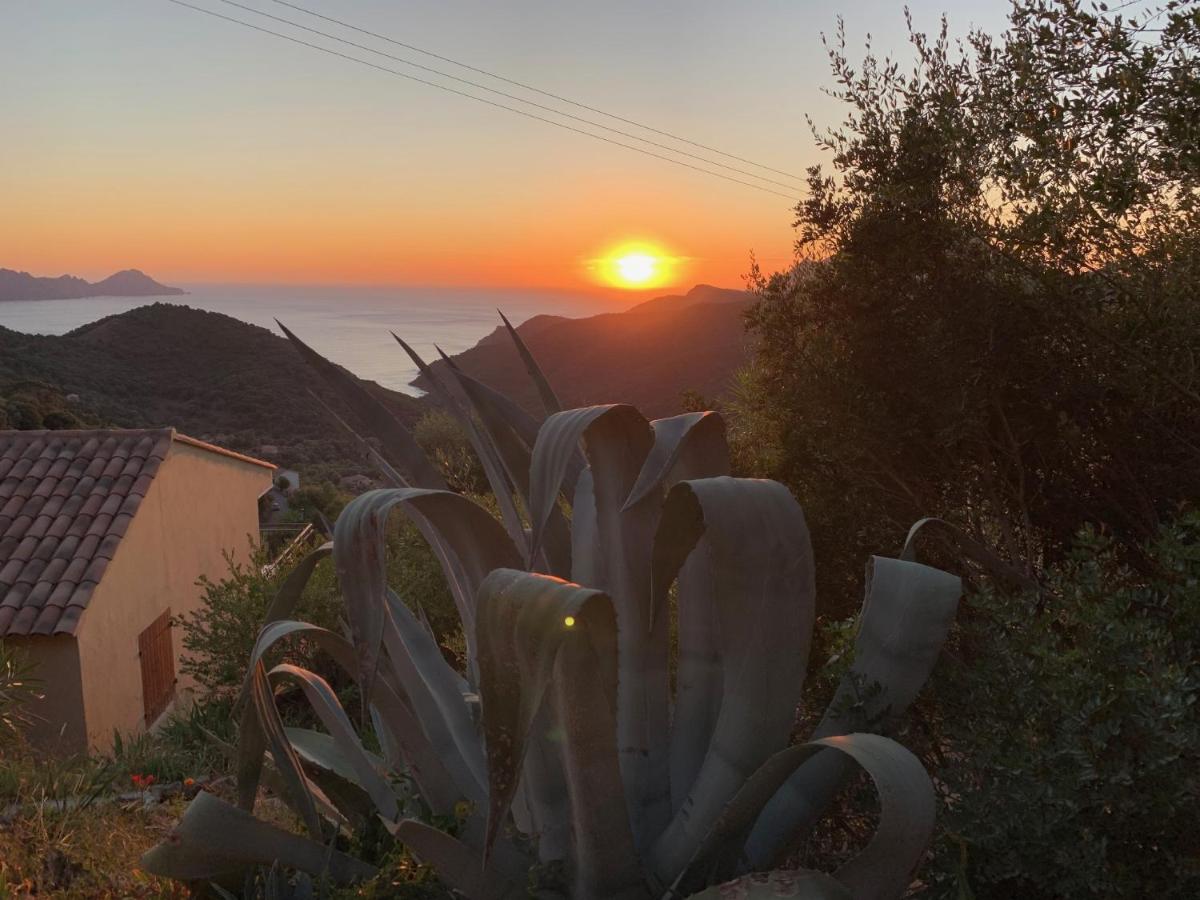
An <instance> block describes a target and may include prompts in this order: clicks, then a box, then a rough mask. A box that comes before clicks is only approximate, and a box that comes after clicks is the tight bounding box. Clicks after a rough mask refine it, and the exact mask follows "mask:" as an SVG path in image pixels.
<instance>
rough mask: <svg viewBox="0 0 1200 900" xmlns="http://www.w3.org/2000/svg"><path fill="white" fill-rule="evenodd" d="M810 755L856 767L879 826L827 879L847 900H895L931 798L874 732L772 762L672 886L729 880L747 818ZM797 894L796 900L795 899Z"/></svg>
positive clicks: (915, 855)
mask: <svg viewBox="0 0 1200 900" xmlns="http://www.w3.org/2000/svg"><path fill="white" fill-rule="evenodd" d="M818 752H834V753H837V754H839V755H844V756H845V757H847V758H848V759H849V760H853V761H854V762H856V763H858V764H859V765H860V766H862V768H863V769H865V770H866V772H867V774H868V775H870V777H871V780H872V781H873V782H874V783H875V788H876V790H877V791H878V792H879V798H880V815H879V827H878V828H877V829H876V831H875V834H874V835H873V836H872V838H871V840H870V842H869V843H868V844H867V846H866V847H865V848H864V849H863V850H861V851H860V852H859V853H858V854H856V855H855V856H854V857H852V858H851V859H849V860H848V861H847V862H845V863H844V864H843V865H842V866H840V867H839V868H838V869H837V871H835V872H834V873H833V877H834V878H835V879H836V880H837V881H838V882H840V883H841V884H842V885H844V886H845V888H846V889H847V891H848V892H849V894H850V896H852V897H854V898H855V900H896V898H899V897H902V896H903V895H904V893H905V891H906V890H907V889H908V885H909V882H910V880H911V877H912V873H913V870H914V869H915V868H916V866H917V863H918V862H919V861H920V859H921V856H922V854H923V853H924V852H925V847H926V846H927V845H928V843H929V838H930V837H931V836H932V834H933V825H934V814H935V811H936V805H937V804H936V798H935V796H934V791H933V782H932V781H930V779H929V775H928V774H927V773H926V772H925V767H924V766H922V765H921V761H920V760H919V759H917V758H916V757H915V756H913V754H912V753H911V752H909V751H908V750H906V749H905V748H904V747H902V746H900V745H899V744H897V743H896V742H895V741H893V740H891V739H890V738H885V737H883V736H881V735H878V734H868V733H859V734H847V735H837V736H831V737H826V738H821V739H820V740H816V741H812V742H810V743H808V744H802V745H798V746H794V747H789V748H787V749H786V750H782V751H780V752H779V753H776V754H775V755H774V756H772V757H771V758H770V759H769V760H767V762H766V763H764V764H763V766H762V767H761V768H760V769H759V770H758V771H757V772H755V773H754V774H753V775H752V776H751V777H750V778H748V779H747V780H746V782H745V784H744V785H743V786H742V787H741V789H740V790H739V791H738V792H737V794H736V795H735V796H734V797H733V798H732V799H731V800H730V802H729V803H728V805H727V806H726V807H725V809H724V811H723V812H722V814H721V817H720V818H719V819H718V820H717V821H716V823H715V824H714V825H713V827H712V829H711V830H710V831H709V833H708V835H706V837H705V840H704V842H703V843H702V844H701V845H700V846H699V847H698V848H697V851H696V853H695V855H694V856H693V857H692V859H691V860H690V862H689V864H688V867H687V869H686V870H685V871H684V872H683V874H682V875H681V876H680V878H679V880H678V881H677V883H676V889H677V890H681V891H683V892H684V893H686V892H687V890H688V889H689V884H692V885H694V884H695V883H696V882H700V883H703V882H704V881H705V880H707V879H710V878H713V877H715V878H717V879H720V878H725V877H729V875H730V874H731V871H732V867H733V865H734V864H735V863H736V862H737V858H738V856H739V855H740V854H739V851H740V847H741V845H742V844H743V843H744V841H745V839H746V837H747V836H748V834H749V832H750V828H751V827H752V825H753V823H754V821H755V819H756V818H757V817H758V815H759V813H760V811H761V810H762V809H763V807H764V806H765V805H766V803H767V802H768V801H769V800H770V799H771V797H773V796H774V795H775V793H776V791H777V790H778V789H779V787H780V785H782V784H783V783H784V782H785V781H786V780H787V779H788V777H789V776H790V775H791V774H792V773H793V772H795V771H796V770H797V769H798V768H799V767H801V766H802V765H804V764H805V763H806V762H807V761H808V760H810V759H812V758H814V756H815V755H816V754H817V753H818ZM801 896H802V895H801Z"/></svg>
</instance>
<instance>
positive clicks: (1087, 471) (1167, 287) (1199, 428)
mask: <svg viewBox="0 0 1200 900" xmlns="http://www.w3.org/2000/svg"><path fill="white" fill-rule="evenodd" d="M910 40H911V44H912V48H913V56H914V63H913V65H912V67H911V68H903V67H902V66H901V65H900V63H898V62H896V61H893V60H889V59H879V58H877V57H876V56H875V55H874V54H873V53H872V52H871V51H870V48H869V47H868V51H867V54H866V57H865V59H864V60H863V62H862V63H861V64H858V65H856V64H853V63H852V62H851V60H850V58H849V56H848V55H847V53H846V50H845V40H844V36H843V35H842V34H841V32H840V31H839V34H838V35H837V38H836V39H835V40H834V41H832V42H830V44H829V57H830V61H831V64H832V69H833V74H834V78H835V81H836V85H837V86H836V89H835V90H834V91H833V95H834V96H835V97H836V98H837V99H839V100H841V101H842V102H843V103H844V105H845V108H846V111H847V115H846V118H845V121H844V123H843V125H842V126H841V127H839V128H836V129H834V130H832V131H822V132H819V134H818V139H819V142H820V144H821V145H822V146H823V147H824V148H825V149H826V150H827V151H828V153H829V156H830V160H831V162H830V165H829V169H828V170H826V169H825V168H822V167H814V168H813V169H812V170H810V173H809V185H810V188H811V191H810V195H809V196H808V197H807V198H806V199H805V200H804V201H802V202H801V203H800V204H799V205H798V207H797V209H796V213H797V217H796V222H795V225H796V229H797V235H798V240H797V249H798V253H799V258H800V261H799V262H798V263H797V264H796V265H795V266H794V267H793V268H791V269H789V270H787V271H784V272H779V273H776V274H774V275H771V276H767V275H765V274H763V273H761V272H756V279H757V286H758V290H759V294H760V300H759V302H758V304H757V305H756V306H755V308H754V309H753V310H752V312H751V315H750V326H751V328H752V330H753V332H754V333H755V335H756V337H757V339H758V353H757V356H756V359H755V361H754V363H753V364H752V366H751V367H750V368H749V369H748V371H747V372H746V373H744V376H743V380H742V386H741V390H740V391H739V394H738V401H737V405H738V410H739V412H740V413H741V416H740V418H741V422H740V423H739V425H738V430H739V431H740V432H741V434H740V437H739V436H738V435H735V437H739V443H740V444H742V445H744V446H745V445H749V446H753V447H755V449H754V451H753V452H750V453H739V457H741V456H745V457H747V458H748V459H749V461H750V463H751V464H752V465H758V466H760V467H761V468H763V469H764V470H765V471H761V472H760V473H759V474H766V475H776V476H779V477H782V478H783V479H784V480H786V481H787V482H789V483H790V484H792V485H793V486H795V488H796V489H797V491H798V493H799V496H800V497H801V498H802V500H803V501H804V502H805V504H806V506H807V507H808V508H809V509H810V510H811V511H812V513H813V519H814V521H817V522H823V523H825V527H824V530H823V531H818V533H817V534H815V535H814V539H815V541H816V542H817V543H818V545H819V546H820V551H819V552H824V553H828V554H833V555H835V556H836V555H837V554H858V553H860V552H861V550H862V548H863V547H865V546H872V545H874V546H878V545H881V544H883V543H886V541H888V540H892V541H895V540H898V539H899V537H900V535H901V532H900V527H901V526H902V524H903V523H907V522H908V521H911V520H912V518H913V517H914V516H915V515H916V514H917V513H918V512H919V511H920V510H931V509H932V510H938V511H940V512H941V513H943V514H947V515H950V516H952V517H954V518H956V519H958V520H959V521H965V522H967V523H969V525H970V526H971V527H972V528H973V530H974V531H975V532H976V533H977V535H978V536H981V537H985V538H987V539H988V540H989V541H991V542H993V543H995V544H997V545H998V546H1000V547H1001V548H1002V550H1004V551H1005V552H1006V553H1007V554H1008V555H1009V556H1010V557H1011V558H1014V559H1020V560H1023V561H1024V562H1025V564H1026V565H1028V566H1029V567H1031V568H1037V567H1040V566H1042V565H1044V564H1045V563H1047V562H1050V561H1053V560H1054V559H1057V558H1060V557H1061V556H1062V554H1063V553H1064V552H1065V550H1066V548H1067V547H1068V546H1069V545H1070V542H1071V538H1072V536H1073V535H1074V533H1075V531H1076V529H1077V528H1078V527H1079V525H1080V524H1081V523H1082V522H1087V521H1097V522H1105V523H1107V524H1108V525H1109V526H1110V527H1111V528H1112V529H1113V531H1114V533H1115V534H1116V535H1117V536H1118V537H1119V538H1120V539H1121V540H1123V541H1125V542H1126V543H1127V545H1128V546H1130V547H1135V546H1137V544H1138V542H1139V541H1141V540H1144V539H1145V538H1146V537H1148V536H1150V535H1152V534H1153V533H1154V532H1155V531H1156V529H1157V528H1158V527H1159V526H1160V525H1161V523H1162V522H1163V520H1164V517H1167V516H1169V515H1170V514H1171V513H1172V512H1173V510H1174V508H1175V504H1176V503H1177V502H1179V501H1180V500H1181V499H1183V498H1186V497H1188V496H1194V495H1195V493H1196V490H1197V488H1200V479H1198V477H1197V471H1198V470H1197V469H1196V466H1195V465H1194V462H1195V457H1196V453H1197V447H1198V446H1200V377H1198V373H1197V370H1196V361H1195V359H1194V350H1193V348H1194V346H1195V342H1196V340H1197V338H1198V337H1200V320H1198V316H1200V308H1198V307H1197V306H1196V304H1195V302H1194V299H1195V284H1196V272H1197V264H1198V261H1200V229H1197V228H1196V225H1197V216H1198V206H1197V203H1198V201H1200V145H1198V144H1197V140H1196V131H1195V124H1194V123H1195V122H1196V121H1198V119H1197V112H1198V111H1200V68H1198V63H1197V52H1198V51H1200V12H1198V9H1197V5H1196V4H1195V3H1187V4H1184V3H1171V4H1168V5H1167V6H1165V7H1163V8H1162V9H1160V10H1157V11H1155V12H1152V13H1150V14H1148V15H1146V16H1140V17H1138V18H1137V19H1130V18H1127V17H1125V16H1124V15H1122V14H1121V13H1119V12H1105V11H1104V10H1103V9H1102V8H1100V7H1094V8H1090V9H1088V8H1085V7H1084V5H1082V4H1078V3H1072V2H1042V0H1018V2H1015V3H1014V4H1013V6H1012V10H1011V14H1010V27H1009V30H1008V31H1007V32H1005V33H1004V34H1003V35H1002V36H1001V37H999V38H998V39H993V38H991V37H989V36H987V35H986V34H983V33H979V32H975V33H972V34H971V35H970V36H969V37H968V38H967V39H966V40H965V41H962V42H955V41H952V40H951V38H950V36H949V30H948V26H947V24H946V23H945V21H943V23H942V27H941V29H940V31H939V32H938V33H936V34H934V35H932V36H929V35H926V34H923V33H921V32H919V31H917V30H916V29H915V28H913V26H912V25H911V23H910ZM764 448H765V449H764ZM851 510H852V511H853V517H852V520H851V518H850V517H849V516H850V511H851ZM864 511H866V514H865V515H864ZM864 520H868V521H871V522H874V523H876V524H874V525H873V526H871V527H869V528H864V527H863V526H862V525H861V523H862V522H863V521H864ZM833 568H834V569H835V570H842V571H845V570H846V567H845V566H834V567H833ZM824 586H825V588H826V593H827V595H832V596H834V597H837V598H839V599H843V598H847V597H849V596H852V595H853V592H852V591H850V590H849V588H850V586H849V585H846V584H835V583H829V582H827V583H826V584H825V585H824Z"/></svg>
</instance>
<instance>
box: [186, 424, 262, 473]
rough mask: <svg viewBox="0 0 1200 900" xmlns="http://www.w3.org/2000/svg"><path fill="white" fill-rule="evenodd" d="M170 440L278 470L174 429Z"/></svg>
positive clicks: (260, 461) (253, 458)
mask: <svg viewBox="0 0 1200 900" xmlns="http://www.w3.org/2000/svg"><path fill="white" fill-rule="evenodd" d="M171 440H173V441H178V442H179V443H181V444H187V445H188V446H189V447H196V448H198V449H200V450H207V451H209V452H210V453H216V454H218V455H219V456H228V457H229V458H230V459H236V460H238V461H240V462H244V463H250V464H251V465H254V466H262V467H263V468H264V469H270V470H271V471H274V470H275V469H277V468H279V467H278V466H276V465H275V464H274V463H269V462H267V461H266V460H262V459H256V458H255V457H253V456H247V455H246V454H244V453H238V452H236V451H234V450H228V449H226V448H225V447H218V446H217V445H216V444H210V443H208V441H202V440H200V439H199V438H194V437H189V436H188V435H186V434H181V433H179V432H178V431H175V430H174V429H172V430H171Z"/></svg>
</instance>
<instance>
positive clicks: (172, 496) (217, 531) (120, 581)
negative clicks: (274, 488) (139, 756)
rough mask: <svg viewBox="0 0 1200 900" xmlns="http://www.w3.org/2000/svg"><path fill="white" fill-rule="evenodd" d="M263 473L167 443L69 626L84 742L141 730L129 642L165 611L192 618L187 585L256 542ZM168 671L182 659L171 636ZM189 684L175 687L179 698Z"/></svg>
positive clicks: (266, 473)
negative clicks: (95, 583) (164, 454)
mask: <svg viewBox="0 0 1200 900" xmlns="http://www.w3.org/2000/svg"><path fill="white" fill-rule="evenodd" d="M271 476H272V470H271V469H268V468H266V467H263V466H258V465H254V464H252V463H248V462H244V461H241V460H238V459H234V458H232V457H228V456H224V455H221V454H218V453H214V452H213V451H210V450H205V449H202V448H199V447H194V446H191V445H189V444H185V443H182V442H180V441H174V442H173V443H172V445H171V451H170V452H169V453H168V455H167V458H166V460H164V462H163V464H162V466H161V467H160V468H159V470H158V474H157V475H155V477H154V480H153V481H152V482H151V485H150V490H149V491H148V492H147V493H146V496H145V498H144V499H143V500H142V503H141V505H140V506H139V507H138V511H137V514H136V515H135V516H134V517H133V521H132V522H131V523H130V525H129V530H128V531H127V532H126V534H125V536H124V537H123V538H122V539H121V543H120V544H119V545H118V547H117V552H116V554H115V555H114V557H113V559H112V561H111V562H110V563H109V565H108V569H107V570H106V571H105V573H104V576H103V577H102V578H101V580H100V585H99V586H98V587H97V589H96V592H95V593H94V594H93V595H92V599H91V602H90V603H89V604H88V608H87V609H86V610H85V611H84V614H83V616H82V617H81V618H80V621H79V626H78V628H77V632H76V633H77V635H78V645H79V653H78V655H79V670H80V679H81V682H82V691H83V709H84V716H85V721H86V733H87V742H88V745H89V746H90V747H92V748H96V749H106V748H107V747H109V746H110V744H111V741H112V735H113V731H114V730H118V731H120V732H122V733H129V732H137V731H141V730H143V729H144V722H143V706H142V676H141V666H140V661H139V659H138V635H139V634H140V633H141V632H142V630H143V629H144V628H146V626H148V625H149V624H150V623H151V622H153V621H154V619H155V618H157V617H158V616H159V615H160V614H161V613H162V612H163V611H164V610H165V609H167V608H170V610H171V614H172V615H173V616H178V615H180V614H182V613H187V612H192V611H194V610H195V609H196V608H197V607H198V606H199V603H200V598H201V593H200V590H199V588H198V587H197V586H196V579H197V578H199V577H200V576H201V575H207V576H208V577H209V578H212V579H214V580H216V579H219V578H222V577H224V575H225V573H226V572H227V571H228V566H227V564H226V561H225V558H224V555H223V554H224V552H225V551H232V552H233V555H234V558H235V559H236V560H238V561H243V562H244V561H246V560H247V559H248V558H249V556H250V553H251V547H252V543H253V541H255V540H257V537H258V504H257V499H258V495H259V494H261V493H262V492H263V491H265V490H266V489H267V488H269V487H270V485H271ZM171 638H172V642H173V645H174V652H175V658H176V662H175V671H176V673H178V671H179V657H180V655H181V653H182V650H183V647H182V635H181V634H180V629H179V628H178V627H175V628H173V629H172V635H171ZM191 687H192V686H191V685H189V684H185V683H184V682H183V681H182V680H181V681H180V683H179V685H178V688H179V691H180V694H181V696H184V697H186V695H187V694H188V692H189V690H190V688H191Z"/></svg>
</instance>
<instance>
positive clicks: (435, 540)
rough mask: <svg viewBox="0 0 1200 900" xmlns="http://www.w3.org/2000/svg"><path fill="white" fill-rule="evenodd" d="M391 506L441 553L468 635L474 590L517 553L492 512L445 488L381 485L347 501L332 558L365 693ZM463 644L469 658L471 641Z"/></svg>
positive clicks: (371, 674)
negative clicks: (401, 512) (442, 489)
mask: <svg viewBox="0 0 1200 900" xmlns="http://www.w3.org/2000/svg"><path fill="white" fill-rule="evenodd" d="M396 507H400V508H401V509H402V510H403V511H404V512H405V513H406V514H407V515H408V516H409V517H410V518H412V520H413V521H414V522H415V523H416V525H417V527H418V528H419V529H420V530H421V533H422V534H423V535H424V536H425V538H426V540H427V541H428V542H429V544H430V547H431V548H432V549H433V551H434V554H435V555H436V556H437V557H438V561H439V562H440V563H441V565H442V569H443V571H444V573H445V576H446V581H447V583H448V585H449V587H450V590H451V593H452V595H453V596H454V599H455V605H456V606H457V608H458V611H459V615H460V617H461V618H462V621H463V626H464V628H466V629H467V633H468V634H471V631H472V629H473V623H474V620H475V609H474V604H475V590H476V589H477V587H478V585H479V583H480V582H481V581H482V579H483V577H484V576H485V575H486V574H487V572H489V571H491V570H492V569H493V568H496V567H498V566H504V565H513V564H515V563H516V561H517V560H518V559H519V557H518V555H517V551H516V548H515V547H513V544H512V541H511V540H509V538H508V535H507V534H505V532H504V529H503V528H501V526H500V525H499V523H497V522H496V520H495V519H494V518H492V516H491V515H489V514H488V513H487V512H486V511H485V510H484V509H483V508H482V507H480V506H479V505H478V504H476V503H474V502H473V501H471V500H469V499H467V498H466V497H462V496H460V495H458V494H455V493H452V492H450V491H428V490H422V489H418V488H385V489H381V490H375V491H368V492H367V493H365V494H363V495H361V496H359V497H356V498H355V499H354V500H352V501H351V502H350V503H349V504H347V506H346V508H345V509H344V510H342V514H341V515H340V516H338V521H337V525H336V527H335V532H334V561H335V563H336V565H337V571H338V579H339V582H340V584H341V586H342V593H343V595H344V597H345V602H346V611H347V615H348V617H349V621H350V629H351V633H352V634H353V636H354V643H355V647H356V648H357V650H358V653H359V657H360V663H359V673H358V681H359V685H360V687H361V689H362V691H363V695H364V697H366V698H368V699H369V698H370V692H371V687H372V685H373V682H374V679H375V672H376V670H377V668H378V664H379V644H380V641H381V639H382V634H383V622H384V618H385V608H386V605H385V604H384V603H383V602H382V599H383V597H384V595H385V591H386V587H387V584H386V582H387V561H386V558H385V556H386V538H387V516H388V513H389V512H390V511H391V510H392V509H394V508H396ZM468 651H469V653H470V655H471V657H472V658H473V657H474V647H473V640H471V641H470V642H469V643H468Z"/></svg>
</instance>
